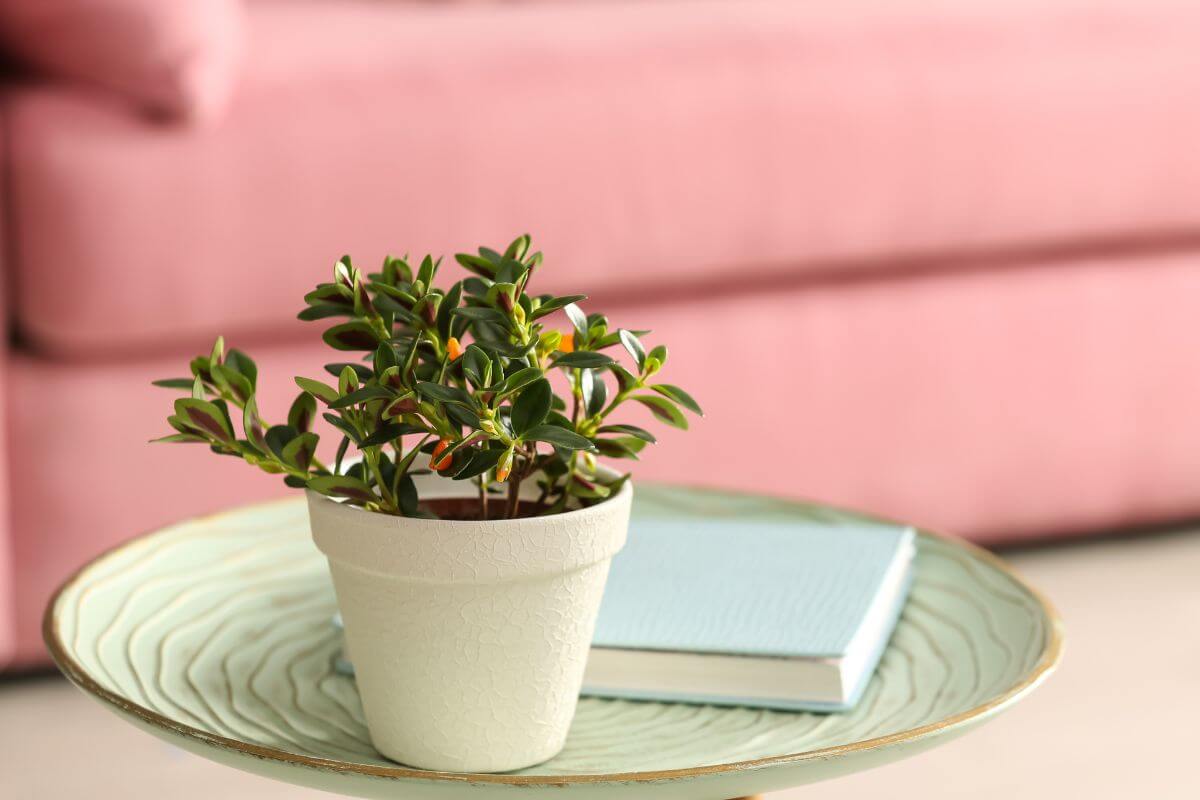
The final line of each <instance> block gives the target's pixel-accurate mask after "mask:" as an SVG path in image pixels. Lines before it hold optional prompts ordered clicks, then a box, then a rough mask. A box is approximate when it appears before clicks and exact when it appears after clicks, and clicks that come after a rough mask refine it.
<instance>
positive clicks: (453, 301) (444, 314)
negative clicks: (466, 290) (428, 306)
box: [437, 281, 462, 340]
mask: <svg viewBox="0 0 1200 800" xmlns="http://www.w3.org/2000/svg"><path fill="white" fill-rule="evenodd" d="M460 302H462V281H459V282H458V283H456V284H454V285H453V286H451V287H450V289H449V291H447V292H446V296H445V297H444V298H443V299H442V304H441V305H440V306H438V313H437V329H438V333H439V334H441V337H442V339H443V340H446V339H448V338H450V314H451V312H453V311H454V310H455V309H456V308H458V307H459V305H458V304H459V303H460Z"/></svg>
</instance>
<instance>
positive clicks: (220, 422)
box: [175, 397, 234, 442]
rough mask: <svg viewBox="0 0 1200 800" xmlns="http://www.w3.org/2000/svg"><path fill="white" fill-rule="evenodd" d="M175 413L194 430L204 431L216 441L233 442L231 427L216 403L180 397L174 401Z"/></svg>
mask: <svg viewBox="0 0 1200 800" xmlns="http://www.w3.org/2000/svg"><path fill="white" fill-rule="evenodd" d="M175 413H176V414H177V415H178V416H179V417H181V418H182V419H183V420H185V421H186V422H187V424H188V425H189V426H191V427H193V428H195V429H196V430H198V431H200V432H202V433H205V434H207V435H209V436H212V437H213V438H215V439H217V440H218V441H222V442H233V441H234V436H233V428H232V427H230V425H229V423H228V422H227V421H226V419H225V414H224V413H222V412H221V409H220V407H219V406H217V404H216V403H211V402H209V401H208V400H197V399H196V398H194V397H180V398H179V399H177V400H176V401H175Z"/></svg>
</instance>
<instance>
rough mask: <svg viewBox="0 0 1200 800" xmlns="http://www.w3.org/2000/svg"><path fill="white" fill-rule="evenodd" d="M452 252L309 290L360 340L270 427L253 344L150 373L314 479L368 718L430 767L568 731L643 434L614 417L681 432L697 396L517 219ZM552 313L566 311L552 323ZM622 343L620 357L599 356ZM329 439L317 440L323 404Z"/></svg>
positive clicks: (228, 441) (263, 451) (217, 444)
mask: <svg viewBox="0 0 1200 800" xmlns="http://www.w3.org/2000/svg"><path fill="white" fill-rule="evenodd" d="M457 261H458V263H459V264H461V265H462V266H463V267H464V268H465V269H466V270H468V271H469V272H470V273H472V274H471V275H470V276H468V277H466V278H465V279H463V280H460V281H458V282H456V283H454V284H453V285H451V286H450V287H449V288H446V289H441V288H438V287H436V286H435V279H436V277H437V274H438V271H439V261H435V260H433V259H432V258H430V257H428V256H427V257H425V258H424V259H422V260H421V262H420V263H419V265H417V266H416V268H415V269H414V268H413V267H412V266H410V265H409V263H408V262H407V261H406V260H405V259H401V258H392V257H388V258H386V259H385V260H384V262H383V267H382V269H381V271H380V272H378V273H373V274H370V275H366V276H364V275H362V274H361V273H360V272H359V270H358V269H356V268H355V267H354V266H353V264H352V263H351V260H350V258H349V257H343V258H341V259H339V260H338V262H337V263H336V264H335V266H334V275H333V281H332V282H330V283H322V284H320V285H318V286H317V287H316V289H314V290H313V291H312V292H310V293H309V294H308V295H306V296H305V301H306V303H307V307H306V308H305V309H304V310H303V311H301V312H300V318H301V319H303V320H327V319H334V320H337V321H336V324H333V325H332V327H329V328H328V329H327V330H326V331H325V333H324V340H325V342H326V343H327V344H328V345H329V346H330V347H332V348H333V349H335V350H339V351H346V352H348V353H357V354H362V355H363V357H362V358H361V359H360V360H346V361H343V362H339V363H335V364H329V365H326V367H325V369H326V371H327V372H329V373H330V374H331V375H332V376H333V377H334V379H335V380H333V381H328V380H318V379H316V378H308V377H297V378H296V383H297V384H298V385H299V387H300V389H301V392H300V394H299V396H297V397H296V399H295V402H293V403H292V405H291V409H290V410H289V411H288V415H287V421H286V422H285V423H281V424H275V425H271V424H268V423H267V422H266V421H265V420H264V418H263V417H262V414H261V411H260V409H259V405H258V401H257V399H256V384H257V368H256V366H255V363H254V361H253V360H251V358H250V357H249V356H247V355H246V354H245V353H243V352H241V351H239V350H236V349H230V350H226V349H225V346H224V342H223V341H222V340H221V339H218V340H217V343H216V345H215V347H214V348H213V350H212V352H211V353H210V354H209V355H206V356H199V357H197V358H195V359H193V360H192V362H191V373H192V374H191V377H189V378H178V379H170V380H165V381H156V383H157V384H158V385H161V386H166V387H169V388H175V389H183V390H185V391H186V392H187V393H188V394H187V396H184V397H181V398H179V399H177V400H176V401H175V407H174V414H173V415H171V416H170V418H169V420H168V421H169V422H170V424H171V426H172V427H173V428H174V429H175V433H173V434H171V435H170V436H166V437H164V438H163V439H161V440H158V441H169V442H196V443H202V444H207V445H209V446H210V447H211V449H212V450H213V452H215V453H218V454H222V455H230V456H235V457H237V458H241V459H243V460H244V461H247V462H249V463H250V464H252V465H254V466H256V467H258V468H259V469H262V470H265V471H266V472H269V473H276V474H280V475H282V476H283V479H284V481H285V483H286V484H287V485H288V486H291V487H294V488H298V489H300V488H302V489H305V491H306V493H307V497H308V507H309V518H310V522H311V526H312V534H313V538H314V540H315V542H316V544H317V546H318V547H319V548H320V549H321V551H322V552H323V553H325V555H326V556H327V558H328V560H329V565H330V570H331V572H332V575H333V583H334V588H335V592H336V594H337V600H338V606H339V610H340V611H341V614H342V618H343V620H344V623H345V628H346V637H347V645H348V648H349V649H350V650H351V651H352V652H353V654H354V659H355V668H356V675H357V680H358V684H359V691H360V694H361V696H362V699H363V707H364V711H365V713H366V718H367V724H368V727H369V729H370V732H371V738H372V740H373V742H374V743H375V745H376V747H377V748H378V749H379V751H380V752H382V753H383V754H385V755H386V756H388V757H389V758H392V759H394V760H396V761H400V762H403V763H406V764H409V765H412V766H416V767H421V768H425V769H436V770H448V771H462V772H475V771H479V772H494V771H507V770H512V769H518V768H521V767H527V766H530V765H532V764H536V763H539V762H541V761H544V760H546V759H548V758H550V757H552V756H553V755H555V754H556V753H557V752H558V751H559V750H560V749H561V748H562V746H563V742H564V740H565V737H566V733H567V728H568V726H569V724H570V721H571V718H572V716H573V714H574V711H575V705H576V700H577V697H578V693H579V686H580V682H581V680H582V675H583V668H584V664H585V661H586V659H587V654H588V648H589V645H590V642H591V636H592V632H593V627H594V624H595V617H596V612H597V610H598V607H599V603H600V598H601V594H602V592H603V588H604V582H605V579H606V577H607V574H608V565H609V562H610V560H611V558H612V556H613V555H614V554H615V553H616V552H617V551H618V550H619V549H620V548H621V546H622V545H623V544H624V541H625V536H626V528H627V524H628V519H629V509H630V502H631V499H632V493H633V490H632V487H631V485H630V483H629V476H628V475H626V474H620V473H618V472H616V471H614V470H611V469H607V468H604V467H601V466H600V465H598V464H597V460H596V457H597V456H605V457H609V458H613V459H636V458H637V457H638V454H639V453H640V452H641V451H642V449H643V448H644V447H645V446H646V445H647V444H649V443H653V442H654V441H655V439H654V436H653V435H652V434H651V433H650V432H648V431H646V430H644V429H643V428H640V427H636V426H634V425H630V424H627V423H622V422H617V421H615V420H614V418H613V415H614V412H616V411H617V410H618V409H623V408H627V407H628V406H629V405H630V404H636V405H641V406H644V407H645V408H646V409H648V410H649V411H650V412H651V413H652V414H653V416H654V417H656V418H657V419H659V420H661V421H662V422H665V423H667V424H668V425H673V426H675V427H678V428H687V420H686V419H685V417H684V414H683V411H682V410H681V409H684V410H688V411H691V412H694V413H697V414H699V413H700V408H699V406H698V405H697V404H696V402H695V401H694V400H693V399H692V398H691V396H690V395H688V393H687V392H685V391H684V390H682V389H680V388H678V387H677V386H673V385H671V384H666V383H660V382H658V380H657V375H658V372H659V370H660V369H662V367H663V365H664V364H665V363H666V361H667V350H666V348H665V347H663V346H661V345H660V346H657V347H654V348H652V349H649V350H647V349H646V348H645V347H644V346H643V344H642V342H641V339H640V336H642V335H644V334H645V333H646V331H630V330H623V329H622V330H610V329H609V327H608V321H607V319H606V318H605V317H604V316H603V315H600V314H585V313H584V312H583V311H582V310H580V308H579V306H578V305H577V304H578V303H579V302H580V301H582V300H584V299H586V298H584V297H583V296H582V295H569V296H558V297H556V296H551V295H545V294H542V295H533V294H530V292H529V284H530V282H531V280H532V278H533V277H534V276H535V274H536V273H537V271H538V269H539V266H540V265H541V262H542V256H541V254H540V253H536V252H531V251H530V241H529V237H527V236H522V237H520V238H518V239H517V240H516V241H514V242H513V243H512V244H511V245H509V246H508V248H507V249H505V250H504V251H503V252H496V251H493V250H489V249H487V248H480V249H479V251H478V255H469V254H460V255H458V256H457ZM556 314H561V315H565V316H566V317H567V319H569V321H570V325H571V328H572V330H569V331H568V332H567V333H563V332H561V331H560V330H557V329H555V328H554V327H550V326H548V324H547V323H548V322H549V321H550V318H551V317H552V315H556ZM621 349H623V350H624V351H625V352H626V353H627V354H628V356H629V359H628V362H627V363H628V366H622V365H621V364H620V363H618V361H617V360H616V359H615V358H613V356H612V355H610V353H619V352H620V351H621ZM322 408H324V411H323V413H322V416H323V417H324V419H325V421H326V422H327V423H328V424H329V426H331V427H332V429H333V430H334V433H335V435H336V436H337V438H338V445H337V447H336V450H335V452H334V454H333V456H332V459H331V460H326V461H323V460H321V459H320V458H318V450H319V446H318V445H319V435H318V433H317V432H316V431H315V430H314V423H315V421H316V419H317V416H318V411H319V410H320V409H322Z"/></svg>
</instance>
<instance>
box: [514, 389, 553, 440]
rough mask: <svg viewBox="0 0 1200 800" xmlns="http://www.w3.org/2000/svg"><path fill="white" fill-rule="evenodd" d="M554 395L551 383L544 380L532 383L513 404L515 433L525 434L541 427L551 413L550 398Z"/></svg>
mask: <svg viewBox="0 0 1200 800" xmlns="http://www.w3.org/2000/svg"><path fill="white" fill-rule="evenodd" d="M553 394H554V392H553V390H552V389H551V388H550V381H548V380H546V379H545V378H542V379H540V380H536V381H534V382H533V383H530V384H529V385H528V386H526V387H525V388H524V389H522V390H521V393H520V394H519V395H517V399H516V400H515V401H514V402H513V406H512V416H511V418H510V422H511V424H512V428H513V431H514V432H515V433H516V434H517V435H518V436H520V435H522V434H524V433H525V432H526V431H527V430H529V429H530V428H532V427H533V426H535V425H541V424H542V422H543V421H544V420H545V419H546V415H547V414H549V413H550V398H551V396H552V395H553Z"/></svg>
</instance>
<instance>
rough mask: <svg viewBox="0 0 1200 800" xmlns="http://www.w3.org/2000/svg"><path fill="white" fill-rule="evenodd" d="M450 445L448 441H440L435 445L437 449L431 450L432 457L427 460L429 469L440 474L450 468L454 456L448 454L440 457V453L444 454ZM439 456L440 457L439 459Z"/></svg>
mask: <svg viewBox="0 0 1200 800" xmlns="http://www.w3.org/2000/svg"><path fill="white" fill-rule="evenodd" d="M450 444H451V442H450V440H449V439H442V440H441V441H440V442H438V443H437V447H435V448H433V456H432V457H430V459H429V468H430V469H432V470H435V471H437V472H441V471H442V470H444V469H446V468H447V467H449V466H450V464H451V463H452V462H453V461H454V455H453V454H449V455H445V456H442V453H444V452H446V449H447V448H448V447H450ZM439 456H441V457H440V458H439Z"/></svg>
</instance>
